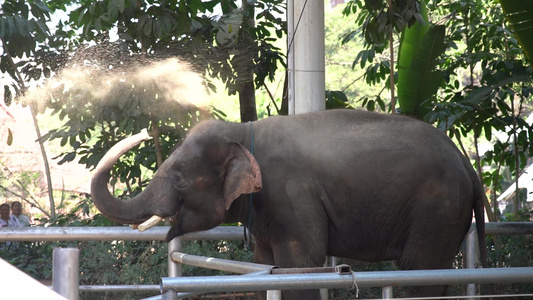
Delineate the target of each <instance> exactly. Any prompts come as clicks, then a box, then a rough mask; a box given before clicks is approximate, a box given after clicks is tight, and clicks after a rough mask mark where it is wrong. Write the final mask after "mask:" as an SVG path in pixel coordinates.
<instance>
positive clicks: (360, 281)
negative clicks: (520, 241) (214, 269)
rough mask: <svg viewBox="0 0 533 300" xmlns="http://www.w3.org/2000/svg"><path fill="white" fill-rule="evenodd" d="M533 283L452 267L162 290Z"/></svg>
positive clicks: (530, 276)
mask: <svg viewBox="0 0 533 300" xmlns="http://www.w3.org/2000/svg"><path fill="white" fill-rule="evenodd" d="M493 282H498V283H515V282H533V268H500V269H451V270H416V271H394V272H391V271H379V272H358V273H355V272H354V273H352V274H346V275H345V274H342V275H341V274H338V273H307V274H288V275H257V276H240V275H228V276H215V277H213V276H198V277H182V278H175V277H173V278H169V277H163V278H161V291H162V292H166V291H168V290H169V289H173V290H175V291H178V292H215V291H217V292H229V291H237V292H239V291H263V290H287V289H318V288H344V289H352V288H359V287H384V286H420V285H448V284H466V283H493Z"/></svg>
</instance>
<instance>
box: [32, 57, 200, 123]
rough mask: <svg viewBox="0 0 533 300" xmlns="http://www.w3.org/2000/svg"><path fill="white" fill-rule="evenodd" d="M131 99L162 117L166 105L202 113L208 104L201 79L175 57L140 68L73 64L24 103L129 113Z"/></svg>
mask: <svg viewBox="0 0 533 300" xmlns="http://www.w3.org/2000/svg"><path fill="white" fill-rule="evenodd" d="M132 101H134V102H136V103H138V105H139V107H140V108H141V110H146V111H147V112H155V113H158V114H159V113H160V114H163V115H164V113H165V112H166V111H167V108H166V107H168V105H166V104H173V105H174V106H175V104H179V106H182V107H183V108H184V109H187V108H192V107H194V108H198V109H200V110H206V109H208V108H209V106H210V99H209V96H208V93H207V90H206V87H205V85H204V82H203V79H202V77H201V76H200V75H199V74H198V73H196V72H194V71H192V70H191V67H190V66H189V64H187V63H186V62H183V61H180V60H178V59H177V58H168V59H164V60H149V61H147V60H146V59H143V63H142V64H141V63H138V64H133V65H131V66H124V64H120V63H117V64H114V65H112V64H104V63H102V64H94V63H90V62H87V61H86V60H85V61H83V62H81V63H80V62H78V63H72V64H71V66H67V67H66V68H64V69H62V70H61V71H59V72H57V74H56V75H55V76H53V77H52V78H50V79H48V80H47V81H46V82H45V83H44V84H43V85H41V86H40V87H38V88H35V89H32V90H30V91H29V92H28V93H27V95H26V97H25V99H24V102H26V103H32V104H34V105H35V107H37V108H38V110H39V111H41V112H42V111H43V110H44V109H45V108H46V106H49V105H50V103H56V104H57V103H58V102H61V103H62V104H61V105H70V106H73V105H75V106H78V107H79V108H80V109H88V108H89V107H93V108H94V107H99V106H102V105H110V104H113V105H116V106H118V107H124V108H125V109H127V106H128V105H131V103H132ZM172 102H174V103H172ZM69 103H70V104H69ZM95 113H98V112H97V111H95Z"/></svg>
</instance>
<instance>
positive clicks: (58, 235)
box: [0, 222, 533, 296]
mask: <svg viewBox="0 0 533 300" xmlns="http://www.w3.org/2000/svg"><path fill="white" fill-rule="evenodd" d="M473 225H474V224H473ZM473 228H474V226H473ZM168 230H169V227H168V226H159V227H154V228H152V229H150V230H147V231H145V232H138V231H136V230H132V229H130V228H129V227H125V226H121V227H47V228H43V227H29V228H2V229H1V230H0V242H1V241H96V240H97V241H113V240H145V241H152V240H164V239H165V237H166V234H167V231H168ZM474 232H475V231H473V230H471V232H470V233H469V235H468V238H467V251H466V256H467V265H468V266H469V267H472V266H474V262H475V260H476V259H475V258H474V257H472V256H473V255H475V254H476V253H478V251H476V250H474V249H475V248H476V246H475V241H476V240H475V234H474ZM486 234H487V235H508V234H533V222H502V223H486ZM242 239H243V231H242V227H232V226H227V227H226V226H222V227H217V228H214V229H211V230H208V231H203V232H197V233H191V234H187V235H184V236H183V237H181V238H179V239H174V240H173V241H172V242H171V243H170V244H169V260H168V262H169V277H168V278H163V279H162V283H161V285H160V286H158V285H120V286H119V285H114V286H109V285H106V286H83V285H82V286H79V290H80V291H85V292H90V291H94V292H101V291H141V290H142V291H158V292H159V291H161V290H164V289H167V290H171V289H172V288H175V287H176V286H175V285H174V284H179V286H180V290H181V291H185V290H184V281H183V280H182V279H181V278H173V277H177V276H181V264H180V263H178V262H179V261H181V260H182V259H180V258H178V257H179V256H181V257H182V258H183V257H186V255H185V254H180V253H178V252H179V251H181V241H187V240H242ZM187 256H188V258H189V259H190V258H191V257H192V256H189V255H187ZM210 261H211V262H216V260H213V259H210ZM219 262H220V261H219ZM187 264H190V262H187ZM192 264H193V265H194V263H192ZM234 264H236V265H238V264H239V262H234ZM245 264H246V263H245ZM211 265H212V264H211ZM228 265H231V263H229V264H228ZM256 265H257V264H256ZM271 267H272V266H262V265H258V266H257V268H258V269H263V268H266V269H269V268H271ZM231 268H235V267H234V266H232V267H231ZM514 269H516V271H517V273H516V274H517V276H518V277H514V275H509V274H508V273H505V274H503V273H501V274H499V273H497V272H500V271H497V270H499V269H490V271H489V269H486V270H479V272H482V273H481V274H483V273H485V271H488V273H485V274H486V275H479V274H478V273H475V274H476V275H475V276H478V275H479V276H481V277H480V278H481V279H479V278H478V279H476V280H474V281H470V283H485V282H487V281H486V280H488V279H487V277H483V276H489V277H490V278H492V277H493V276H498V282H501V277H499V276H503V275H505V276H506V277H505V278H513V279H512V280H517V281H515V282H518V281H522V280H526V281H527V282H533V268H509V269H502V271H501V272H513V271H512V270H514ZM229 271H230V272H235V270H232V269H229ZM444 271H446V272H444V273H443V272H442V271H441V270H439V271H438V273H440V274H448V272H449V271H450V272H452V273H453V274H452V273H450V274H449V277H448V278H446V276H445V277H440V276H436V277H438V279H431V280H438V281H436V282H438V283H439V284H454V283H455V282H456V281H452V282H448V281H446V280H448V279H453V278H462V277H463V278H472V276H473V275H472V274H474V273H464V274H463V273H462V271H467V272H471V271H472V270H468V269H467V270H444ZM456 271H459V272H458V273H455V272H456ZM402 272H408V273H402ZM410 272H414V273H410ZM416 272H420V274H422V273H423V272H424V271H395V272H393V273H394V276H400V275H404V274H405V275H406V276H408V278H417V279H416V280H415V281H413V282H416V284H417V285H423V282H425V281H424V280H425V279H427V278H428V277H427V276H426V275H437V274H436V273H433V274H427V273H424V275H422V276H420V277H417V276H419V275H420V274H418V275H417V273H416ZM494 272H496V273H494ZM235 273H240V272H235ZM369 273H374V272H365V274H366V275H363V274H362V273H353V274H344V275H342V274H341V275H339V274H329V275H327V276H334V277H336V278H337V279H338V280H339V282H342V284H340V283H339V282H335V283H331V284H329V283H328V284H324V285H322V286H321V287H323V288H333V287H338V286H339V285H340V286H341V287H344V288H346V287H347V285H346V283H347V281H346V278H344V277H346V276H351V277H350V278H352V280H351V281H350V282H351V283H354V282H355V281H354V280H353V278H354V277H353V276H356V278H358V279H357V282H356V283H357V285H358V286H359V287H363V286H365V287H366V286H368V285H367V284H375V285H374V286H382V287H383V286H386V284H385V282H383V281H379V280H378V281H376V282H373V281H372V280H369V281H366V279H365V276H376V275H379V276H380V278H389V277H388V276H390V275H385V274H381V273H376V274H374V275H370V274H369ZM323 275H324V273H320V275H313V276H314V277H315V279H317V278H316V277H317V276H323ZM258 276H274V275H257V274H255V275H254V276H246V277H251V279H243V278H244V277H243V276H233V277H228V276H224V278H226V277H227V278H228V279H227V280H228V281H229V280H233V281H235V280H237V281H238V280H251V281H255V282H257V281H258V280H260V281H261V282H270V281H271V280H274V279H273V278H275V279H276V280H281V279H280V278H278V277H279V276H285V277H286V279H287V278H289V277H290V278H293V279H294V280H299V281H302V282H306V283H302V284H304V286H306V288H309V286H311V285H309V284H310V283H308V282H307V280H308V279H305V277H306V276H309V275H305V276H304V275H301V274H300V275H297V274H291V275H290V276H289V275H276V276H274V277H269V278H271V279H269V280H266V281H264V279H265V278H263V277H258ZM313 276H311V277H313ZM339 276H340V277H339ZM234 277H235V278H234ZM194 278H195V277H187V278H186V279H187V280H191V282H192V281H194V280H196V279H194ZM476 278H477V277H476ZM524 278H525V279H524ZM184 279H185V278H184ZM361 279H364V280H363V281H360V280H361ZM203 280H207V279H206V278H203ZM216 280H217V281H221V278H220V277H217V279H216ZM224 280H225V279H224ZM291 280H292V279H291ZM391 280H392V279H391ZM394 280H396V281H395V282H397V280H398V278H396V279H394ZM428 280H429V279H428ZM440 280H445V281H440ZM468 280H471V279H468ZM479 280H481V281H479ZM490 280H492V279H490ZM281 281H284V280H281ZM311 281H313V280H311ZM320 281H321V280H319V282H320ZM205 282H207V281H205ZM431 282H433V283H431V284H435V281H431ZM324 283H325V282H324ZM461 283H468V281H463V280H461ZM293 284H295V285H297V284H296V283H293ZM206 285H207V284H204V288H203V291H204V292H207V291H208V290H210V288H207V287H206ZM265 285H266V283H265ZM407 285H409V284H407ZM277 286H278V288H282V287H283V289H284V288H285V286H286V284H284V283H280V284H279V285H277ZM312 286H313V288H314V287H315V285H312ZM249 288H250V285H249V284H246V290H247V291H251V289H249ZM257 288H258V289H260V290H263V289H268V288H270V287H267V286H261V284H259V285H258V287H257ZM297 288H298V287H291V289H297ZM237 290H238V289H237ZM237 290H236V291H237ZM252 290H253V289H252ZM218 291H224V290H218ZM190 292H193V291H192V290H191V291H190ZM388 294H389V292H388V288H387V289H385V290H384V292H383V295H384V296H386V295H388ZM468 294H469V295H471V293H468Z"/></svg>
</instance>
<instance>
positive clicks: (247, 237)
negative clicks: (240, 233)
mask: <svg viewBox="0 0 533 300" xmlns="http://www.w3.org/2000/svg"><path fill="white" fill-rule="evenodd" d="M248 123H249V124H250V130H251V139H252V145H251V146H250V153H252V155H253V154H254V125H253V123H252V122H248ZM252 200H253V194H252V193H250V203H249V207H248V227H250V226H251V225H252ZM251 245H252V232H250V230H248V234H246V226H244V247H245V248H246V250H248V251H251V250H252V247H251Z"/></svg>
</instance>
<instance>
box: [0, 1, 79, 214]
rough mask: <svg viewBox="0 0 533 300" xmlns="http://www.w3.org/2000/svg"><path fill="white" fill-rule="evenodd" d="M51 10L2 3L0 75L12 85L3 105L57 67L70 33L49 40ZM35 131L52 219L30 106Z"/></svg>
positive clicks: (38, 5) (6, 90) (6, 86)
mask: <svg viewBox="0 0 533 300" xmlns="http://www.w3.org/2000/svg"><path fill="white" fill-rule="evenodd" d="M51 13H52V10H51V9H50V8H49V7H48V6H47V5H46V4H45V3H44V2H42V1H40V0H32V1H14V0H8V1H5V2H4V3H3V4H2V5H1V8H0V40H1V42H2V43H1V44H2V50H3V51H2V55H1V56H0V71H1V72H2V73H4V74H9V75H10V77H11V79H12V81H11V82H10V83H7V84H4V87H3V88H4V102H5V103H6V104H7V105H9V104H10V103H11V102H12V100H13V98H14V96H15V97H21V96H23V95H24V94H25V93H26V91H27V87H28V84H29V83H30V82H31V81H32V80H39V79H40V78H41V77H48V76H50V74H51V73H52V72H53V71H54V70H55V69H57V68H58V66H59V65H60V64H61V61H62V59H61V54H60V52H58V51H61V47H57V48H55V49H54V47H55V45H62V44H64V43H63V41H64V40H65V39H68V37H69V34H71V32H69V31H66V30H65V31H64V32H63V33H62V34H60V35H57V36H54V37H51V36H50V35H49V29H48V26H47V25H46V22H47V21H48V20H49V19H50V14H51ZM30 108H31V112H32V117H33V122H34V125H35V131H36V133H37V136H38V137H39V144H40V148H41V155H42V156H43V161H44V164H45V170H46V177H47V183H48V195H49V201H50V214H51V215H52V216H54V215H55V204H54V197H53V189H52V180H51V176H50V167H49V165H48V157H47V155H46V150H45V148H44V145H43V141H42V139H41V138H40V137H41V132H40V129H39V124H38V122H37V118H36V114H37V112H36V109H37V108H36V107H34V106H31V105H30Z"/></svg>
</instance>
